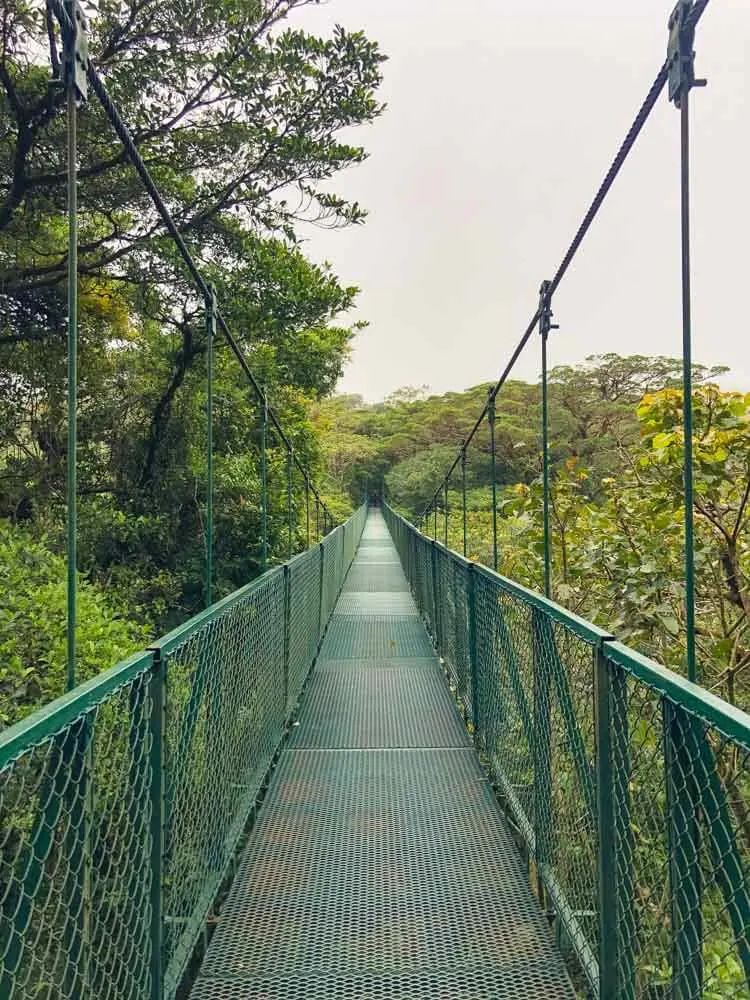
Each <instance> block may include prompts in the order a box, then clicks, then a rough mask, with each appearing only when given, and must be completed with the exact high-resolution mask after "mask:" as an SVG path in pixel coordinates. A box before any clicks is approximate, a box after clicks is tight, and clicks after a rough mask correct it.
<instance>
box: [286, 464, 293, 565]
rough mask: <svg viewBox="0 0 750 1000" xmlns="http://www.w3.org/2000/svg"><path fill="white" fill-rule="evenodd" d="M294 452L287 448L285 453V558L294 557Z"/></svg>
mask: <svg viewBox="0 0 750 1000" xmlns="http://www.w3.org/2000/svg"><path fill="white" fill-rule="evenodd" d="M294 514H295V510H294V450H293V449H292V448H289V449H288V450H287V453H286V520H287V558H288V559H291V558H292V556H293V555H294Z"/></svg>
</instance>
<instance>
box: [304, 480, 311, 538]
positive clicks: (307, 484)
mask: <svg viewBox="0 0 750 1000" xmlns="http://www.w3.org/2000/svg"><path fill="white" fill-rule="evenodd" d="M305 512H306V517H307V547H308V549H309V548H310V481H309V479H308V478H307V476H305Z"/></svg>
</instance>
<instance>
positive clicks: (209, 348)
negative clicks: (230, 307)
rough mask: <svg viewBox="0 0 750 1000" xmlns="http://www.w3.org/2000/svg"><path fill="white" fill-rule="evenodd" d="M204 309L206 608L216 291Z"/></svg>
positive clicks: (210, 576)
mask: <svg viewBox="0 0 750 1000" xmlns="http://www.w3.org/2000/svg"><path fill="white" fill-rule="evenodd" d="M205 310H206V369H207V372H206V374H207V379H208V392H207V397H206V421H207V424H206V427H207V431H206V584H205V590H206V607H207V608H208V607H210V605H211V603H212V601H213V582H214V344H215V342H216V290H215V289H214V287H213V285H212V286H211V287H210V288H209V290H208V296H207V298H206V303H205Z"/></svg>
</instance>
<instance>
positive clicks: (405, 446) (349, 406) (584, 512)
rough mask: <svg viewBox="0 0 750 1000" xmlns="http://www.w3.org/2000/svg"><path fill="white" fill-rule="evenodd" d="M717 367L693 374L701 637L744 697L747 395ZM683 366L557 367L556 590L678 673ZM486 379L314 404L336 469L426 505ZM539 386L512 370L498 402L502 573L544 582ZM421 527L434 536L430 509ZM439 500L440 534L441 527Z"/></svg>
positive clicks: (749, 480) (720, 671) (474, 499)
mask: <svg viewBox="0 0 750 1000" xmlns="http://www.w3.org/2000/svg"><path fill="white" fill-rule="evenodd" d="M722 372H723V369H704V368H700V367H697V368H696V371H695V381H696V386H695V389H694V398H693V404H694V409H695V414H694V420H695V435H696V448H695V476H696V501H695V528H696V569H697V620H698V634H697V646H698V655H699V667H700V670H701V675H702V679H703V681H704V683H705V684H706V685H707V686H709V687H710V688H711V689H713V690H715V691H716V692H717V693H718V694H720V695H722V696H723V697H726V698H728V699H729V700H731V701H739V702H740V703H741V704H742V705H743V706H745V707H748V706H749V705H750V684H749V683H748V679H747V672H748V667H749V666H750V637H749V636H748V625H749V624H750V617H749V616H750V589H749V588H748V571H749V570H750V549H749V547H748V546H749V539H748V523H749V515H748V496H749V495H750V394H748V395H744V394H742V393H738V392H724V391H721V390H720V389H719V388H718V387H717V385H716V384H715V381H714V380H715V378H716V377H717V376H718V375H720V374H722ZM679 378H680V364H679V362H678V361H676V360H672V359H667V358H643V357H633V358H620V357H617V356H612V355H608V356H604V357H598V358H592V359H590V360H589V362H588V363H587V364H585V365H582V366H579V367H561V368H557V369H555V370H554V371H553V372H552V375H551V386H550V396H551V450H552V460H553V485H552V536H553V538H552V540H553V590H554V595H555V597H556V598H557V600H558V601H560V603H562V604H564V605H565V606H566V607H568V608H570V609H571V610H573V611H575V612H577V613H578V614H580V615H583V616H584V617H586V618H589V619H592V620H594V621H596V622H597V623H599V624H601V625H603V626H605V627H607V628H608V629H611V630H612V631H613V632H614V633H615V634H616V635H617V636H618V637H619V638H621V639H623V641H626V642H628V643H630V644H631V645H633V646H635V647H636V648H637V649H639V650H641V651H642V652H645V653H647V654H649V655H651V656H654V657H655V658H656V659H658V660H659V661H661V662H662V663H665V664H667V665H669V666H671V667H673V668H675V669H678V670H680V669H682V665H683V662H684V656H685V642H684V593H683V585H682V580H683V578H684V568H683V541H682V540H683V517H684V509H683V494H682V443H683V427H682V392H681V389H680V388H678V386H679ZM487 388H488V387H487V386H478V387H476V388H474V389H471V390H469V391H468V392H466V393H461V394H457V393H450V394H448V395H445V396H442V397H431V398H424V393H419V392H415V391H413V390H407V391H405V392H404V393H397V394H396V395H395V396H393V397H391V398H390V399H389V400H386V402H385V403H382V404H377V405H374V406H368V405H365V404H364V403H363V402H362V401H361V400H360V399H357V398H353V397H337V398H334V399H333V400H331V401H326V402H324V403H323V404H322V405H321V406H320V415H319V418H318V420H319V426H320V427H321V428H322V430H323V432H324V439H325V449H326V453H327V455H328V465H329V475H330V476H331V477H332V479H333V480H334V482H335V483H336V484H337V485H338V486H339V487H341V488H348V489H349V490H350V491H351V492H352V494H353V495H355V496H356V495H358V494H360V493H361V492H362V490H364V489H365V488H366V485H367V482H368V478H367V477H368V475H369V477H370V478H369V483H370V487H371V488H372V489H375V490H379V489H380V486H381V480H382V479H383V478H384V479H385V484H386V489H387V492H388V494H389V496H390V497H391V500H392V502H393V503H394V504H395V505H396V506H397V507H398V508H400V509H401V510H402V511H403V512H404V513H405V514H407V515H408V516H409V517H410V518H412V519H416V518H419V517H420V516H421V514H422V513H423V511H424V509H425V507H426V506H427V505H428V504H429V503H430V501H431V499H432V497H433V495H434V492H435V490H436V488H437V486H438V485H439V484H440V482H441V481H442V478H443V475H444V473H445V470H446V469H447V468H448V466H449V465H450V464H451V462H452V460H453V458H454V457H455V454H456V443H457V442H460V441H461V440H463V438H464V437H465V436H466V434H467V433H468V431H469V430H470V428H471V427H472V426H473V423H474V421H475V419H476V416H477V414H478V413H479V411H480V410H481V407H482V404H483V402H484V398H485V394H486V391H487ZM539 397H540V393H539V387H538V386H533V385H528V384H525V383H521V382H510V383H508V384H507V385H506V386H504V387H503V390H502V392H501V393H500V395H499V397H498V404H497V432H496V435H497V486H498V513H499V517H498V541H499V569H500V571H501V572H502V573H505V574H506V575H508V576H510V577H512V578H514V579H516V580H519V581H520V582H522V583H525V584H527V585H529V586H531V587H533V588H535V589H537V590H539V589H541V587H542V583H543V545H542V487H541V468H540V447H539V434H540V431H539V426H540V398H539ZM490 470H491V466H490V458H489V429H488V427H487V425H486V424H485V425H484V426H483V427H482V429H481V430H480V432H479V433H478V435H477V437H476V438H475V440H474V442H473V443H472V445H471V447H470V449H469V452H468V459H467V508H468V514H467V527H468V532H467V534H468V554H469V555H470V556H471V557H472V558H474V559H477V560H480V561H482V562H484V563H487V564H489V565H492V559H493V551H492V500H491V488H490V485H491V471H490ZM448 506H449V525H448V537H449V543H450V545H451V546H452V547H453V548H456V549H458V550H459V551H460V550H461V548H462V545H463V515H462V494H461V480H460V469H457V470H456V472H455V473H454V475H453V477H452V480H451V483H450V490H449V495H448ZM425 530H429V531H430V532H434V530H435V518H434V513H433V515H431V516H430V518H429V519H428V520H427V522H426V526H425ZM444 530H445V518H444V503H443V500H442V496H441V498H440V500H439V502H438V504H437V533H438V537H439V538H441V539H442V538H443V537H444Z"/></svg>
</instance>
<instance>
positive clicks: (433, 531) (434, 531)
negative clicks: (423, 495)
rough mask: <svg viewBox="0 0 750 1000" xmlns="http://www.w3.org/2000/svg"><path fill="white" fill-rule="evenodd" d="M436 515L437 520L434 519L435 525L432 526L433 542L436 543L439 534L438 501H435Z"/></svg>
mask: <svg viewBox="0 0 750 1000" xmlns="http://www.w3.org/2000/svg"><path fill="white" fill-rule="evenodd" d="M434 513H435V518H434V521H433V525H432V540H433V541H434V542H436V541H437V532H438V527H437V500H436V501H435V511H434Z"/></svg>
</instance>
